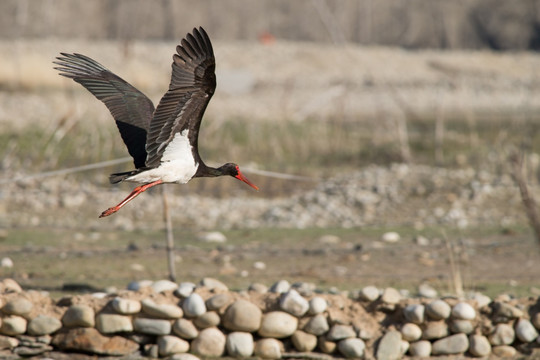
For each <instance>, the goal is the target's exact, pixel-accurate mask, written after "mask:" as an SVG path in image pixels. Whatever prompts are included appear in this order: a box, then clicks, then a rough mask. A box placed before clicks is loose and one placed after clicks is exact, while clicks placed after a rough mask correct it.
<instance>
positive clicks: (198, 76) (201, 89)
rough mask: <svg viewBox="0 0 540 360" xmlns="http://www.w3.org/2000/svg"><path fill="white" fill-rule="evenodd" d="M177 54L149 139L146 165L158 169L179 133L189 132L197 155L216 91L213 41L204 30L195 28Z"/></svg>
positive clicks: (174, 57) (191, 143)
mask: <svg viewBox="0 0 540 360" xmlns="http://www.w3.org/2000/svg"><path fill="white" fill-rule="evenodd" d="M176 52H177V53H176V54H174V55H173V63H172V75H171V82H170V85H169V90H168V91H167V93H165V95H164V96H163V97H162V98H161V101H160V102H159V105H158V106H157V108H156V111H155V113H154V117H153V118H152V121H151V122H150V128H149V131H148V135H147V139H146V152H147V154H148V155H147V158H146V166H147V167H155V166H158V165H159V164H160V162H161V157H162V156H163V153H164V152H165V149H166V147H167V145H168V144H169V143H170V142H171V141H172V139H173V138H174V136H175V134H176V133H177V132H182V131H183V130H185V129H188V130H189V132H188V133H189V142H190V145H191V147H192V152H193V156H194V157H195V159H196V161H200V157H199V154H198V152H197V147H198V134H199V128H200V124H201V120H202V116H203V114H204V111H205V110H206V106H207V105H208V102H209V101H210V98H211V97H212V95H213V94H214V90H215V88H216V77H215V59H214V51H213V49H212V44H211V42H210V39H209V37H208V35H207V34H206V32H205V31H204V29H203V28H202V27H200V28H199V29H193V32H192V34H188V35H187V36H186V37H185V38H184V39H182V41H181V42H180V45H179V46H177V48H176Z"/></svg>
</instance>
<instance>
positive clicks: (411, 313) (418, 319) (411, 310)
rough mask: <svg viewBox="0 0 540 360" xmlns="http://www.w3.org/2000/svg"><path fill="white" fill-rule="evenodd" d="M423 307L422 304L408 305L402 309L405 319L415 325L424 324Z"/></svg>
mask: <svg viewBox="0 0 540 360" xmlns="http://www.w3.org/2000/svg"><path fill="white" fill-rule="evenodd" d="M424 314H425V307H424V305H422V304H410V305H407V306H406V307H405V309H403V315H404V316H405V319H406V320H408V321H410V322H412V323H415V324H422V323H423V322H424Z"/></svg>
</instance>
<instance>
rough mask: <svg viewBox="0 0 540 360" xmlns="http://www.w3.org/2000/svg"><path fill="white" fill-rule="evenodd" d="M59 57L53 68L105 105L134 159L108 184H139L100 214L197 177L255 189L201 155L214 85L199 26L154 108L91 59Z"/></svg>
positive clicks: (234, 169) (209, 52)
mask: <svg viewBox="0 0 540 360" xmlns="http://www.w3.org/2000/svg"><path fill="white" fill-rule="evenodd" d="M61 55H62V56H58V57H57V58H56V60H57V61H54V64H56V65H59V66H58V67H55V69H56V70H58V71H60V75H62V76H65V77H67V78H70V79H73V80H74V81H76V82H78V83H79V84H81V85H82V86H84V87H85V88H86V89H87V90H88V91H90V92H91V93H92V94H93V95H94V96H95V97H96V98H98V99H99V100H101V101H102V102H103V103H104V104H105V106H107V108H108V109H109V111H110V112H111V114H112V116H113V118H114V120H115V121H116V125H117V126H118V130H119V131H120V135H121V136H122V139H123V140H124V143H125V144H126V147H127V149H128V152H129V154H130V155H131V156H132V157H133V160H134V164H135V170H132V171H128V172H122V173H117V174H111V176H110V178H109V179H110V182H111V183H112V184H115V183H119V182H121V181H131V182H136V183H139V184H142V185H140V186H137V187H136V188H135V189H134V190H133V191H132V192H131V193H130V194H129V195H128V196H127V197H126V198H125V199H124V200H122V201H121V202H120V203H119V204H118V205H116V206H113V207H110V208H108V209H107V210H105V211H103V213H101V215H100V216H99V217H100V218H101V217H105V216H109V215H112V214H114V213H115V212H117V211H118V210H120V208H122V207H123V206H124V205H125V204H127V203H128V202H129V201H131V200H133V199H134V198H135V197H136V196H137V195H139V194H140V193H142V192H144V191H146V190H148V189H149V188H151V187H153V186H156V185H160V184H163V183H176V184H185V183H187V182H188V181H189V180H191V179H192V178H196V177H216V176H222V175H230V176H233V177H235V178H237V179H239V180H242V181H243V182H245V183H246V184H248V185H249V186H251V187H252V188H254V189H255V190H259V188H258V187H257V186H256V185H255V184H253V183H251V182H250V181H249V180H248V179H247V178H246V177H245V176H244V175H243V174H242V173H241V172H240V169H239V167H238V165H236V164H233V163H227V164H224V165H222V166H220V167H218V168H212V167H209V166H207V165H206V164H205V163H204V162H203V161H202V159H201V157H200V155H199V151H198V135H199V128H200V126H201V120H202V116H203V114H204V111H205V110H206V106H207V105H208V102H209V101H210V98H211V97H212V95H213V94H214V90H215V89H216V75H215V67H216V64H215V58H214V51H213V49H212V43H211V42H210V38H209V37H208V35H207V34H206V31H204V29H203V28H202V27H199V29H196V28H195V29H193V32H192V33H191V34H187V35H186V37H185V38H184V39H182V41H181V44H180V45H178V46H177V47H176V54H174V55H173V63H172V76H171V83H170V85H169V90H168V91H167V92H166V93H165V95H164V96H163V97H162V98H161V101H160V102H159V105H158V106H157V108H155V109H154V105H153V104H152V101H151V100H150V99H149V98H148V97H146V96H145V95H144V94H143V93H142V92H140V91H139V90H137V89H136V88H135V87H133V86H132V85H130V84H129V83H127V82H126V81H124V80H123V79H121V78H120V77H118V76H117V75H115V74H113V73H112V72H110V71H109V70H108V69H106V68H105V67H104V66H102V65H101V64H99V63H98V62H96V61H94V60H93V59H91V58H89V57H87V56H84V55H81V54H76V53H75V54H66V53H61Z"/></svg>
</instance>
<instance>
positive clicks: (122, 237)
mask: <svg viewBox="0 0 540 360" xmlns="http://www.w3.org/2000/svg"><path fill="white" fill-rule="evenodd" d="M198 26H203V27H204V28H205V29H206V31H207V32H208V34H209V36H210V38H211V39H212V42H213V45H214V50H215V56H216V62H217V69H216V72H217V81H218V87H217V91H216V94H215V95H214V97H213V98H212V101H211V102H210V105H209V107H208V109H207V111H206V115H205V119H204V121H203V125H202V128H201V134H200V136H201V137H200V152H201V155H202V156H203V158H204V159H205V160H206V162H207V163H208V164H210V165H220V164H222V163H225V162H229V161H232V162H236V163H238V164H240V167H241V169H243V171H245V172H246V173H247V174H248V176H249V177H250V179H251V180H252V181H253V182H254V183H256V184H257V185H258V186H259V187H260V188H261V191H259V192H257V193H256V192H254V191H252V189H251V188H249V187H247V186H244V185H242V184H240V183H238V182H237V181H236V180H234V179H232V178H231V179H202V180H200V179H199V180H194V181H192V182H191V183H190V184H188V185H185V186H166V187H165V188H166V189H167V199H168V203H169V206H170V210H171V214H172V219H173V227H174V229H175V234H176V237H177V240H176V242H177V245H179V246H180V247H181V252H183V253H186V254H188V255H187V256H184V257H182V256H180V255H178V257H177V261H178V262H179V263H182V265H181V266H182V267H183V269H189V270H186V272H185V276H186V277H187V278H188V279H197V278H198V277H201V276H209V275H211V274H213V275H215V276H218V275H219V276H221V277H222V278H223V279H224V280H227V281H230V282H233V283H234V284H238V286H240V285H241V284H243V283H246V282H248V280H253V276H255V277H256V278H257V276H258V277H259V278H257V279H262V280H261V281H263V280H264V279H267V280H268V279H276V277H290V278H293V279H295V278H298V279H308V280H311V281H314V282H317V283H326V284H334V283H335V282H339V283H341V285H342V286H345V287H351V286H354V284H357V283H358V282H365V281H371V282H375V283H381V284H383V283H385V284H387V283H389V282H399V283H400V284H402V285H403V284H405V285H403V286H406V285H407V284H409V285H410V284H417V283H419V282H422V281H435V283H436V284H439V283H437V282H438V281H439V282H442V283H444V284H446V282H447V281H449V280H448V279H450V278H451V276H449V269H448V251H449V250H448V249H449V248H451V249H453V250H452V252H454V251H455V252H456V257H457V258H458V260H459V261H462V262H463V264H465V265H464V266H465V267H466V270H467V274H468V276H469V278H468V280H467V281H468V283H467V285H468V286H469V287H471V288H481V287H482V286H484V287H485V286H488V285H486V284H488V283H489V284H490V285H489V286H492V285H493V284H496V286H495V287H497V286H499V288H500V287H501V286H506V285H508V284H510V283H511V284H514V285H513V286H518V285H519V286H521V288H520V289H521V290H522V291H529V290H530V286H532V284H534V274H535V273H538V270H540V269H538V264H539V263H540V262H539V261H537V260H538V259H537V258H536V257H537V253H536V252H535V251H536V250H531V249H536V244H535V243H534V236H533V234H532V232H531V230H530V229H529V227H528V220H527V217H526V214H525V212H524V210H523V205H522V202H521V198H520V195H519V190H518V188H517V186H516V184H515V182H514V178H515V172H516V167H515V166H513V163H512V161H510V159H511V158H513V157H515V156H518V157H519V158H520V159H521V165H522V166H521V167H520V171H521V170H522V171H523V174H524V176H525V178H526V180H527V182H528V184H529V185H530V186H531V193H532V194H533V195H534V194H535V193H536V192H537V191H536V187H537V186H536V185H537V179H538V166H539V164H540V156H539V155H538V154H539V152H540V132H539V129H540V126H539V124H540V123H539V120H540V119H539V118H540V117H539V116H538V114H539V108H540V97H539V96H538V95H539V92H540V70H539V69H540V56H539V55H538V53H537V50H538V48H539V47H540V1H536V0H516V1H512V2H503V1H497V0H463V1H451V2H450V1H444V0H410V1H402V0H377V1H374V0H347V1H333V0H296V1H286V0H273V1H270V0H262V1H256V2H253V1H248V0H225V1H224V0H202V1H197V2H194V1H182V0H156V1H151V2H149V1H142V0H99V1H84V0H33V1H30V0H4V1H2V2H0V64H1V66H0V126H1V127H0V129H1V130H0V155H1V157H0V158H1V159H2V162H1V163H0V169H1V177H0V183H1V187H0V253H4V254H6V255H5V256H6V257H8V258H9V259H10V260H11V263H10V262H9V261H8V262H7V263H6V264H7V265H6V266H3V267H2V273H0V274H3V275H4V276H12V277H15V278H16V279H18V280H19V281H20V282H22V283H23V285H26V286H42V287H44V286H50V287H58V286H59V283H61V282H62V281H75V282H77V281H80V282H89V283H92V284H94V286H102V285H103V284H102V282H103V278H107V279H108V280H107V281H108V283H107V284H109V285H110V284H113V285H119V284H122V283H125V282H126V281H127V280H129V279H135V278H142V277H150V278H159V277H164V276H166V269H165V266H164V265H163V268H160V267H156V266H154V265H152V263H153V262H155V261H159V260H156V259H161V256H162V255H163V251H164V241H163V237H164V235H163V228H164V223H163V197H162V194H161V190H158V189H156V190H153V191H149V192H148V193H145V194H144V195H141V196H140V197H138V198H137V199H136V200H135V201H133V202H132V203H130V204H129V205H128V206H126V208H124V209H122V211H120V212H119V213H118V214H116V215H114V216H113V217H110V218H107V219H101V220H98V219H97V216H98V215H99V214H100V213H101V211H102V210H104V209H106V208H108V207H109V206H112V205H114V204H116V203H117V202H118V201H120V200H121V199H123V198H124V197H125V196H126V195H127V194H128V193H129V191H130V190H131V184H121V185H115V186H112V185H110V184H109V183H108V174H109V173H112V172H119V171H126V170H129V169H131V168H132V163H131V160H130V159H126V156H128V154H127V151H126V150H125V147H124V145H123V143H122V141H121V139H120V136H119V134H118V131H117V129H116V127H115V124H114V122H113V121H112V119H111V116H110V114H109V113H108V111H107V109H106V108H105V106H104V105H103V104H101V103H100V102H99V101H98V100H96V99H95V98H94V97H93V96H92V95H91V94H89V93H88V92H87V91H86V90H85V89H83V88H82V87H81V86H80V85H78V84H76V83H74V82H73V81H70V80H69V79H65V78H61V77H60V76H58V74H57V71H56V70H54V69H53V64H52V61H53V60H54V58H55V57H56V56H58V55H59V53H60V52H68V53H73V52H76V53H82V54H85V55H87V56H90V57H92V58H94V59H95V60H97V61H98V62H100V63H101V64H103V65H105V66H106V67H107V68H109V69H110V70H111V71H112V72H114V73H116V74H118V75H119V76H121V77H122V78H124V79H125V80H126V81H128V82H130V83H131V84H133V85H134V86H136V87H137V88H138V89H139V90H141V91H142V92H144V93H145V94H147V95H148V96H149V97H150V98H151V99H152V100H153V101H154V103H157V102H158V101H159V99H160V97H161V96H162V94H163V93H164V92H165V91H166V89H167V86H168V83H169V80H170V66H171V57H172V54H173V53H174V49H175V46H176V45H177V44H178V43H179V42H180V40H181V38H182V37H184V36H185V34H186V33H187V32H190V31H191V30H192V29H193V28H194V27H198ZM111 160H112V163H109V161H111ZM81 167H82V168H81ZM211 230H212V231H215V230H219V231H221V232H222V233H223V234H225V238H226V239H227V240H226V241H227V243H226V244H228V245H223V244H220V245H216V244H214V243H211V242H210V243H208V242H205V240H204V239H205V237H204V234H203V233H201V232H202V231H211ZM391 230H392V231H396V232H397V233H398V234H399V235H400V239H401V240H399V241H394V242H393V241H386V240H384V237H382V235H383V234H384V233H386V232H388V231H391ZM328 236H333V238H332V237H330V238H328ZM419 236H420V237H422V238H423V239H424V240H425V241H424V240H420V243H421V244H420V245H418V240H414V239H418V237H419ZM452 239H453V240H452ZM450 240H452V241H455V243H453V242H448V241H450ZM411 241H415V244H417V245H418V246H415V247H411V246H410V244H411ZM448 244H453V245H451V246H449V245H448ZM306 249H308V250H309V251H308V250H306ZM142 251H144V252H145V254H154V255H152V256H151V255H148V256H142ZM190 251H192V252H194V253H193V254H195V255H193V254H192V253H190ZM306 251H307V252H306ZM29 254H30V255H31V256H29ZM189 254H191V255H189ZM276 254H279V256H282V257H283V259H284V260H283V261H284V262H285V263H288V262H287V260H286V259H287V258H288V257H290V259H292V260H291V261H293V262H294V264H293V265H294V266H290V267H287V266H285V267H283V266H279V265H280V264H279V263H277V264H275V267H273V265H272V257H274V259H273V261H275V255H276ZM397 254H399V258H400V259H401V260H403V261H404V263H403V264H402V265H399V266H403V268H402V269H401V271H400V273H399V274H396V271H395V267H391V266H389V267H388V269H387V271H386V270H384V269H385V267H384V266H383V265H385V264H387V265H388V257H389V256H398V255H397ZM480 254H481V255H482V256H485V257H483V258H482V259H478V261H472V260H471V257H477V256H480ZM509 254H511V255H509ZM330 255H331V256H330ZM154 256H155V257H154ZM298 257H302V258H303V264H304V265H305V266H301V267H300V268H298V266H299V265H298V264H297V263H296V262H295V261H296V260H294V259H297V258H298ZM96 258H97V259H100V260H99V261H101V262H102V264H107V266H105V265H104V266H102V267H100V270H96V269H95V264H96V263H95V262H96ZM37 259H40V260H39V261H38V260H37ZM119 259H124V260H125V261H124V262H123V261H119ZM377 259H378V260H377ZM495 260H497V261H499V263H500V261H503V262H505V263H509V264H511V263H512V261H514V262H515V264H517V266H518V268H517V269H519V270H516V273H512V272H510V271H508V269H500V271H498V272H497V271H494V269H492V268H491V267H490V266H493V264H496V263H497V261H495ZM190 261H193V263H191V262H190ZM257 261H261V262H263V264H265V265H264V266H261V265H257V267H253V263H255V262H257ZM459 261H458V263H459ZM390 263H391V264H392V265H394V263H393V262H390ZM52 264H54V265H52ZM83 264H86V265H83ZM200 264H202V265H200ZM208 264H212V265H213V267H210V266H209V265H208ZM336 264H340V265H336ZM374 264H375V265H377V266H374ZM85 266H86V267H85ZM115 266H116V267H115ZM409 266H410V269H409ZM111 269H115V270H114V271H112V272H111ZM426 269H429V273H430V274H432V276H431V275H430V276H427V277H426V275H425V273H426ZM45 270H47V271H45ZM100 271H101V272H100ZM60 274H71V275H69V276H67V277H66V276H65V275H61V277H62V278H63V279H64V280H61V279H59V275H60ZM112 274H118V275H112ZM216 274H218V275H216ZM246 274H247V275H246ZM404 277H405V278H406V280H404ZM433 279H435V280H433ZM276 280H277V279H276ZM98 283H99V285H98ZM439 285H440V284H439ZM445 286H446V285H445ZM490 289H493V287H490ZM523 289H526V290H523Z"/></svg>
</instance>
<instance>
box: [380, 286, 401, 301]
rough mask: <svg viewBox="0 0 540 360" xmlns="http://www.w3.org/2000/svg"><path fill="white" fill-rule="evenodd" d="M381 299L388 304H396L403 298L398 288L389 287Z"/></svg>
mask: <svg viewBox="0 0 540 360" xmlns="http://www.w3.org/2000/svg"><path fill="white" fill-rule="evenodd" d="M381 300H382V301H383V302H384V303H386V304H391V305H395V304H397V303H398V302H399V301H400V300H401V294H400V293H399V291H397V290H396V289H394V288H392V287H388V288H386V289H384V292H383V294H382V296H381Z"/></svg>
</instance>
